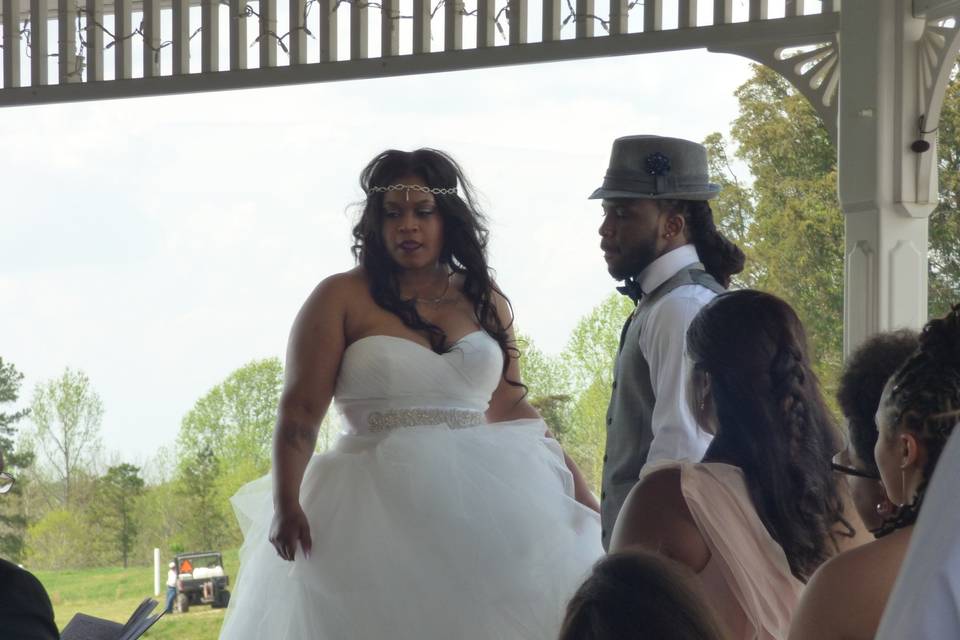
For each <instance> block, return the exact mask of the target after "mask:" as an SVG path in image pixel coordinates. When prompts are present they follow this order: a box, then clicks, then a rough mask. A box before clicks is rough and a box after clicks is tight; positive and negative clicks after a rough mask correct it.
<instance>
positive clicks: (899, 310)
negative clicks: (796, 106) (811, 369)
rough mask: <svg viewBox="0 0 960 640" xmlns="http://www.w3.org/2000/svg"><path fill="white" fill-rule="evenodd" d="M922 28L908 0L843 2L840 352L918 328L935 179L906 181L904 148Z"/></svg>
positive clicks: (912, 157)
mask: <svg viewBox="0 0 960 640" xmlns="http://www.w3.org/2000/svg"><path fill="white" fill-rule="evenodd" d="M922 31H923V21H920V20H916V19H915V18H913V17H912V14H911V0H889V1H885V2H877V1H876V0H844V2H843V11H841V13H840V64H841V79H840V98H839V132H838V152H839V159H838V173H839V178H838V179H839V194H840V204H841V207H842V208H843V212H844V214H845V219H846V254H845V255H846V259H845V264H844V274H845V280H846V282H845V291H844V351H845V352H846V353H849V352H850V351H851V350H852V349H854V348H856V347H857V345H859V344H860V343H861V342H862V341H863V340H864V339H865V338H867V337H868V336H870V335H871V334H873V333H876V332H878V331H888V330H891V329H897V328H901V327H913V328H919V327H921V326H922V325H923V323H924V322H926V319H927V222H928V221H927V219H928V216H929V215H930V213H931V212H932V211H933V209H934V207H935V206H936V199H937V198H936V180H932V181H931V183H932V184H931V185H930V186H928V188H927V189H926V190H925V189H917V188H916V187H917V181H916V176H917V174H916V170H917V165H918V158H917V154H915V153H914V152H913V151H911V150H910V143H911V142H912V140H913V139H914V138H915V137H916V122H917V120H918V118H919V116H920V110H919V105H918V104H917V98H916V96H917V92H918V88H917V74H916V69H917V66H916V65H917V61H916V54H917V47H916V42H917V40H918V38H919V37H920V35H921V34H922ZM927 153H936V149H931V150H930V151H927ZM911 180H912V182H911ZM911 185H912V186H911ZM929 188H932V189H933V190H934V191H933V193H932V194H931V193H929ZM922 191H927V192H926V193H919V192H922ZM924 203H925V204H924Z"/></svg>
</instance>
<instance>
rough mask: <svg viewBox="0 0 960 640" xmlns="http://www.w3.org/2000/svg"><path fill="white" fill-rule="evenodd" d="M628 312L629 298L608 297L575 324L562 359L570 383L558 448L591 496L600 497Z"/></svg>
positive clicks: (629, 307) (631, 303) (630, 303)
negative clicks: (609, 407) (572, 463)
mask: <svg viewBox="0 0 960 640" xmlns="http://www.w3.org/2000/svg"><path fill="white" fill-rule="evenodd" d="M633 309H634V305H633V302H631V301H630V299H629V298H627V297H626V296H622V295H620V294H619V293H611V294H610V295H609V296H607V297H606V299H604V300H603V302H601V303H600V304H599V305H597V306H596V307H594V309H593V310H592V311H591V312H590V313H588V314H587V315H586V316H584V317H583V318H581V319H580V321H579V322H578V323H577V324H576V326H575V327H574V329H573V332H572V333H571V335H570V340H569V341H568V342H567V346H566V348H565V349H564V351H563V353H562V354H561V358H562V360H563V362H564V363H565V364H566V366H567V367H568V368H569V369H570V371H571V377H572V378H573V379H574V380H575V383H574V388H575V391H574V403H573V406H572V407H571V410H570V418H569V420H570V428H569V430H568V433H567V434H566V437H565V438H564V440H563V445H564V447H565V448H566V450H567V453H569V454H570V457H571V458H573V459H574V461H576V463H577V465H578V466H579V467H580V470H581V471H583V474H584V476H585V477H586V478H587V482H588V483H589V484H590V486H591V487H592V488H593V490H594V491H595V492H596V493H599V492H600V481H601V476H602V472H603V453H604V449H605V448H606V434H607V423H606V416H607V405H608V404H609V402H610V394H611V392H612V390H613V389H612V385H613V374H614V371H613V369H614V365H615V363H616V359H617V350H618V349H619V347H620V332H621V329H622V328H623V323H624V322H625V321H626V319H627V318H628V317H629V316H630V314H631V313H632V312H633Z"/></svg>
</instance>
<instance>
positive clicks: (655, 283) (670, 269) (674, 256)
mask: <svg viewBox="0 0 960 640" xmlns="http://www.w3.org/2000/svg"><path fill="white" fill-rule="evenodd" d="M698 262H700V255H699V254H698V253H697V249H696V247H694V246H693V245H692V244H685V245H683V246H681V247H677V248H676V249H674V250H673V251H668V252H666V253H665V254H663V255H662V256H660V257H659V258H657V259H656V260H654V261H653V262H651V263H650V264H649V265H647V268H646V269H644V270H643V271H641V272H640V275H638V276H637V278H636V280H637V282H639V283H640V288H641V289H643V293H644V294H648V293H651V292H652V291H653V290H654V289H656V288H657V287H659V286H660V285H662V284H663V283H664V282H666V281H667V280H669V279H670V278H672V277H673V276H675V275H676V274H677V273H679V272H680V271H681V270H682V269H683V268H684V267H689V266H690V265H692V264H696V263H698Z"/></svg>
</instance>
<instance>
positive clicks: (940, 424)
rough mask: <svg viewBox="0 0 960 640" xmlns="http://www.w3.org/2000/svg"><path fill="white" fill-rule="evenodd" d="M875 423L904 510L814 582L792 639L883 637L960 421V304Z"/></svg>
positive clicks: (896, 380)
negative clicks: (887, 611) (883, 623)
mask: <svg viewBox="0 0 960 640" xmlns="http://www.w3.org/2000/svg"><path fill="white" fill-rule="evenodd" d="M876 421H877V432H878V434H877V444H876V446H875V448H874V458H875V459H876V462H877V467H878V468H879V470H880V477H881V479H882V482H883V485H884V488H885V489H886V492H887V495H888V496H889V498H890V501H891V502H893V504H894V505H896V506H897V507H899V508H898V509H897V510H896V512H895V513H894V515H893V516H892V517H891V518H889V519H888V520H887V521H886V522H885V523H884V524H883V526H882V527H881V529H880V530H879V531H878V532H877V536H878V539H877V540H876V541H874V542H871V543H870V544H867V545H864V546H862V547H860V548H858V549H854V550H852V551H850V552H849V553H844V554H842V555H840V556H837V557H836V558H834V559H833V560H831V561H830V562H828V563H827V564H825V565H824V566H823V567H822V568H821V569H820V570H819V571H818V572H817V573H816V575H814V577H813V579H812V580H811V581H810V585H809V587H808V588H807V591H806V592H805V593H804V596H803V600H802V602H801V605H800V608H799V609H798V611H797V617H796V620H795V622H794V628H793V629H792V630H791V634H790V639H791V640H808V639H809V640H813V639H816V640H831V639H840V638H844V639H851V640H857V639H858V638H864V639H867V638H873V637H874V636H875V635H876V633H877V628H878V626H879V624H880V617H881V615H882V614H883V609H884V607H885V606H886V603H887V599H888V598H889V596H890V592H891V590H892V589H893V584H894V581H895V580H896V578H897V574H898V573H899V571H900V566H901V564H902V563H903V558H904V555H905V554H906V552H907V546H908V544H909V543H910V538H911V536H912V535H913V526H914V523H915V522H916V520H917V516H918V515H919V513H920V509H921V507H922V505H923V501H924V496H925V495H926V492H927V485H928V484H929V482H930V478H931V477H932V475H933V471H934V468H935V467H936V466H937V462H938V461H939V459H940V454H941V453H942V452H943V449H944V447H945V446H946V444H947V440H948V439H949V437H950V434H951V433H952V432H953V429H954V427H955V426H956V424H957V422H958V421H960V305H957V306H955V307H954V308H953V310H952V311H951V312H950V313H948V314H947V316H946V317H944V318H942V319H938V320H931V321H930V322H928V323H927V325H926V326H925V327H924V328H923V332H922V333H921V335H920V347H919V349H918V350H917V351H915V352H914V353H913V355H912V356H910V358H908V359H907V361H906V362H905V363H904V364H903V366H902V367H900V368H899V369H898V370H897V372H896V373H894V374H893V376H891V378H890V380H888V381H887V384H886V386H885V387H884V390H883V395H882V396H881V397H880V406H879V408H878V409H877V415H876Z"/></svg>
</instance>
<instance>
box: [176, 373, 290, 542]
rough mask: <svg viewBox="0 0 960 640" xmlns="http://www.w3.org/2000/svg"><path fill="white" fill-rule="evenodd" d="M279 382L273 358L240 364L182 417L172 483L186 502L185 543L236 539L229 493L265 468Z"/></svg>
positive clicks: (278, 393) (281, 380) (278, 395)
mask: <svg viewBox="0 0 960 640" xmlns="http://www.w3.org/2000/svg"><path fill="white" fill-rule="evenodd" d="M282 387H283V368H282V366H281V364H280V360H279V359H277V358H267V359H264V360H255V361H253V362H250V363H248V364H246V365H244V366H243V367H240V368H239V369H237V370H236V371H234V372H233V373H231V374H230V375H229V376H227V378H226V379H225V380H224V381H223V382H222V383H220V384H218V385H217V386H215V387H214V388H213V389H211V390H210V391H209V392H207V394H206V395H204V396H203V397H202V398H200V399H199V400H197V402H196V404H195V405H194V406H193V408H192V409H191V410H190V411H189V412H188V413H187V415H186V416H184V418H183V422H182V423H181V426H180V434H179V436H178V439H177V451H178V456H179V462H178V465H177V483H178V485H179V491H180V495H181V496H182V498H183V499H184V500H185V501H186V503H187V505H189V506H188V510H187V513H186V515H185V521H184V522H183V525H184V528H185V531H187V532H188V536H187V540H186V544H187V545H188V546H189V545H191V544H201V543H202V544H201V546H204V547H211V548H212V547H217V546H221V545H222V544H225V543H227V542H238V541H239V539H238V537H237V533H238V532H237V530H236V527H229V526H227V525H226V523H228V522H232V521H233V517H232V515H231V513H230V509H229V498H230V496H231V495H233V494H234V493H235V492H236V490H237V489H238V488H239V487H240V486H242V485H243V484H244V483H246V482H249V481H250V480H253V479H254V478H257V477H259V476H261V475H263V474H265V473H267V471H269V469H270V462H271V452H272V436H273V428H274V423H275V422H276V417H277V406H278V404H279V402H280V391H281V389H282Z"/></svg>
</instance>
